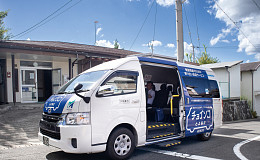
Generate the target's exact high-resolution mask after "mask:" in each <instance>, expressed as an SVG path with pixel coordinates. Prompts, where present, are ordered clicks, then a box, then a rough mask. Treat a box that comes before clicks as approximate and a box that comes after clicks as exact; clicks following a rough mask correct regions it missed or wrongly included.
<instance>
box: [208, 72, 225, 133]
mask: <svg viewBox="0 0 260 160" xmlns="http://www.w3.org/2000/svg"><path fill="white" fill-rule="evenodd" d="M205 70H206V69H205ZM206 72H207V75H208V79H209V80H215V81H217V78H216V75H215V73H214V72H213V71H212V70H211V69H210V71H206ZM217 83H218V81H217ZM218 86H219V83H218ZM219 93H220V98H212V99H213V108H214V128H219V127H221V126H222V123H223V120H222V119H223V114H222V113H223V106H222V98H221V97H222V95H221V92H219Z"/></svg>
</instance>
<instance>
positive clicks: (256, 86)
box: [253, 68, 260, 116]
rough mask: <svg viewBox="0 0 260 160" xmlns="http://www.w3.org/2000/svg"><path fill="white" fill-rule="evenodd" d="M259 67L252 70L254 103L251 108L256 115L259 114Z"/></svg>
mask: <svg viewBox="0 0 260 160" xmlns="http://www.w3.org/2000/svg"><path fill="white" fill-rule="evenodd" d="M259 80H260V68H258V69H257V70H256V71H254V103H253V106H254V107H253V108H254V110H255V111H256V113H257V115H258V116H260V83H259Z"/></svg>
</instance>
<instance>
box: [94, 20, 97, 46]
mask: <svg viewBox="0 0 260 160" xmlns="http://www.w3.org/2000/svg"><path fill="white" fill-rule="evenodd" d="M97 23H98V21H95V22H94V24H95V43H94V45H96V43H97Z"/></svg>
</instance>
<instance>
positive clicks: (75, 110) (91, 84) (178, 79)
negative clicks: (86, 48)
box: [38, 56, 222, 159]
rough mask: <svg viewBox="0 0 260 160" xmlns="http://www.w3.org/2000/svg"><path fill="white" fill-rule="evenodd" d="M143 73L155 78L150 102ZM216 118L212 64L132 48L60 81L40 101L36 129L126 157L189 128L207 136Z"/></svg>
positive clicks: (50, 137)
mask: <svg viewBox="0 0 260 160" xmlns="http://www.w3.org/2000/svg"><path fill="white" fill-rule="evenodd" d="M148 81H152V82H153V84H154V86H155V88H154V92H155V98H154V100H153V104H152V105H149V106H147V104H146V102H147V98H146V88H145V86H146V83H147V82H148ZM160 86H161V89H159V87H160ZM166 96H167V97H166ZM221 125H222V99H221V94H220V90H219V88H218V83H217V81H216V77H215V75H214V73H213V71H212V70H210V69H205V68H202V67H200V66H193V65H188V64H183V63H177V62H174V61H169V60H164V59H158V58H148V57H137V56H132V57H127V58H122V59H117V60H113V61H109V62H106V63H103V64H100V65H98V66H95V67H93V68H91V69H89V70H86V71H85V72H83V73H81V74H79V75H78V76H76V77H75V78H73V79H72V80H70V81H69V82H68V83H67V84H65V85H64V86H63V87H61V89H60V90H59V91H58V92H57V94H55V95H52V96H51V97H50V98H49V99H48V100H47V101H46V103H45V104H44V109H43V115H42V119H41V120H40V129H39V133H38V136H39V140H41V141H43V143H44V144H45V145H48V146H54V147H57V148H60V149H62V150H63V151H64V152H68V153H88V154H90V153H97V152H103V151H106V152H107V154H108V155H109V157H110V158H112V159H126V158H128V157H129V156H130V155H131V154H132V153H133V151H134V148H135V147H139V146H145V145H150V144H157V145H160V146H164V147H169V146H172V145H177V144H180V142H181V141H180V140H179V139H181V138H184V137H188V136H193V135H198V137H199V138H200V139H201V140H208V139H209V138H210V136H211V133H212V131H213V129H214V128H216V127H219V126H221Z"/></svg>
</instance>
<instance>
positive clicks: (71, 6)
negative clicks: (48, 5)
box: [18, 0, 82, 38]
mask: <svg viewBox="0 0 260 160" xmlns="http://www.w3.org/2000/svg"><path fill="white" fill-rule="evenodd" d="M81 1H82V0H79V1H78V2H77V3H75V4H73V5H72V6H70V7H69V8H67V9H65V10H64V11H62V12H60V13H59V14H57V15H56V16H54V17H52V18H51V19H48V20H47V21H45V22H44V23H42V24H40V25H38V26H36V27H35V28H33V29H31V30H30V31H28V32H26V33H24V34H22V35H20V36H19V37H18V38H20V37H22V36H24V35H26V34H28V33H30V32H32V31H34V30H35V29H37V28H39V27H41V26H43V25H44V24H46V23H48V22H50V21H51V20H53V19H55V18H56V17H58V16H59V15H61V14H63V13H64V12H66V11H68V10H69V9H71V8H72V7H74V6H76V5H77V4H79V3H80V2H81Z"/></svg>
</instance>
